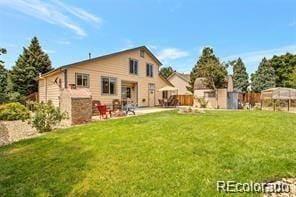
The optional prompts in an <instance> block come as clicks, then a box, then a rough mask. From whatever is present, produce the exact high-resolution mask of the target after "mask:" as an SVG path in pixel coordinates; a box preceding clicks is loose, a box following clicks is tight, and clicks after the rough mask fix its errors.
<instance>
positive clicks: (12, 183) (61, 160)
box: [0, 135, 94, 196]
mask: <svg viewBox="0 0 296 197" xmlns="http://www.w3.org/2000/svg"><path fill="white" fill-rule="evenodd" d="M51 136H52V135H51ZM48 147H50V148H48ZM85 147H86V146H83V145H82V144H80V141H79V140H72V139H71V140H65V141H64V140H63V142H61V141H60V140H58V138H56V137H47V136H46V137H41V138H35V139H30V140H26V141H22V142H20V143H17V144H14V145H13V148H11V147H10V145H9V146H6V147H2V148H1V149H0V158H1V160H0V194H1V195H2V194H4V196H5V195H7V196H17V195H21V196H36V195H42V196H43V195H45V196H47V195H50V196H52V195H53V196H57V195H58V196H60V195H62V196H64V195H66V194H69V193H71V191H72V189H73V187H74V186H75V185H76V184H79V182H80V181H81V180H83V178H84V177H85V176H86V174H87V172H88V170H89V168H90V167H89V166H88V164H87V163H88V159H89V158H92V156H93V155H94V154H93V152H92V151H89V150H87V149H85Z"/></svg>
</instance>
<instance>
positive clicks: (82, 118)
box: [60, 88, 92, 125]
mask: <svg viewBox="0 0 296 197" xmlns="http://www.w3.org/2000/svg"><path fill="white" fill-rule="evenodd" d="M60 109H61V111H62V112H67V113H68V116H69V124H71V125H75V124H84V123H87V122H90V121H91V117H92V97H91V94H90V92H89V90H88V89H85V88H79V89H64V90H63V91H62V93H61V95H60Z"/></svg>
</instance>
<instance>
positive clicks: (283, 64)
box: [268, 53, 296, 87]
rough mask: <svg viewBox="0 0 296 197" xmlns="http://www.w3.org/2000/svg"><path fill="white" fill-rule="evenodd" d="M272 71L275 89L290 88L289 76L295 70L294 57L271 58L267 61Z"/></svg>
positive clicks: (291, 55) (295, 59)
mask: <svg viewBox="0 0 296 197" xmlns="http://www.w3.org/2000/svg"><path fill="white" fill-rule="evenodd" d="M268 61H269V62H270V64H271V66H272V67H273V69H274V72H275V76H276V86H277V87H291V84H292V83H291V81H290V75H291V73H292V72H293V70H294V69H296V55H293V54H291V53H287V54H285V55H280V56H276V55H275V56H273V57H272V58H271V59H270V60H268Z"/></svg>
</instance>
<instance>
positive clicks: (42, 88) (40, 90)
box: [38, 79, 45, 102]
mask: <svg viewBox="0 0 296 197" xmlns="http://www.w3.org/2000/svg"><path fill="white" fill-rule="evenodd" d="M38 94H39V95H38V98H39V102H45V80H44V79H40V80H39V81H38Z"/></svg>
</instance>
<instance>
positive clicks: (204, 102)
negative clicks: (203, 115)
mask: <svg viewBox="0 0 296 197" xmlns="http://www.w3.org/2000/svg"><path fill="white" fill-rule="evenodd" d="M197 102H198V103H199V105H200V108H206V107H207V105H208V102H209V101H207V100H206V99H205V98H203V97H202V98H198V99H197Z"/></svg>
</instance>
